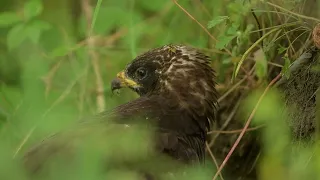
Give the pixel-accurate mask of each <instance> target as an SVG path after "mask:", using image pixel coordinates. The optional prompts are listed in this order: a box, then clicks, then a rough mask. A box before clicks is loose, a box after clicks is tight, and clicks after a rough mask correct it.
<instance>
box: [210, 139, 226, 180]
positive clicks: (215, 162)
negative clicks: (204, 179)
mask: <svg viewBox="0 0 320 180" xmlns="http://www.w3.org/2000/svg"><path fill="white" fill-rule="evenodd" d="M206 148H207V150H208V152H209V155H210V156H211V158H212V161H213V162H214V164H215V165H216V167H217V168H219V165H218V161H217V160H216V158H215V157H214V155H213V153H212V151H211V149H210V146H209V144H208V142H206ZM219 176H220V178H221V180H224V178H223V176H222V173H221V172H220V174H219Z"/></svg>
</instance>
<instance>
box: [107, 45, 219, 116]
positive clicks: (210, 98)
mask: <svg viewBox="0 0 320 180" xmlns="http://www.w3.org/2000/svg"><path fill="white" fill-rule="evenodd" d="M123 87H128V88H130V89H132V90H133V91H135V92H137V93H138V94H139V95H140V96H152V95H160V96H163V97H166V98H167V99H171V100H172V101H171V102H172V103H173V104H174V103H176V104H177V105H178V106H179V107H181V108H185V109H193V111H197V114H198V115H200V116H202V115H205V114H206V113H208V112H207V111H210V112H211V111H212V109H215V104H216V101H217V92H216V89H215V74H214V71H213V69H212V68H211V66H210V60H209V57H208V56H206V55H204V54H202V53H200V52H199V51H197V50H196V49H194V48H191V47H187V46H184V45H166V46H163V47H160V48H156V49H152V50H150V51H148V52H146V53H143V54H141V55H140V56H138V57H136V58H135V59H134V60H133V61H132V62H131V63H129V64H128V65H127V66H126V68H125V70H123V71H121V72H119V73H118V74H117V78H115V79H114V80H113V81H112V84H111V88H112V91H114V90H115V89H120V88H123Z"/></svg>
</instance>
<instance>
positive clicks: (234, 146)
mask: <svg viewBox="0 0 320 180" xmlns="http://www.w3.org/2000/svg"><path fill="white" fill-rule="evenodd" d="M281 76H282V75H281V73H280V74H278V76H277V77H275V78H274V79H273V80H272V81H271V82H270V83H269V84H268V86H267V88H266V89H265V90H264V91H263V93H262V95H261V96H260V98H259V100H258V102H257V104H256V105H255V107H254V109H253V110H252V112H251V114H250V116H249V118H248V120H247V122H246V124H245V126H244V128H243V129H242V131H241V133H240V135H239V137H238V138H237V140H236V142H235V143H234V145H233V146H232V148H231V150H230V151H229V153H228V154H227V156H226V158H225V159H224V160H223V162H222V164H221V165H220V167H219V169H218V171H217V173H216V174H215V175H214V177H213V180H215V179H217V177H218V175H219V173H220V172H221V171H222V169H223V168H224V166H225V165H226V163H227V162H228V160H229V158H230V157H231V155H232V153H233V151H234V150H235V149H236V147H237V146H238V144H239V142H240V140H241V139H242V137H243V135H244V133H245V132H246V130H247V129H248V127H249V125H250V123H251V120H252V119H253V117H254V115H255V113H256V111H257V109H258V107H259V105H260V103H261V101H262V99H263V98H264V96H265V95H266V93H267V92H268V91H269V89H270V88H271V86H273V84H275V83H276V82H277V81H278V80H279V79H280V78H281Z"/></svg>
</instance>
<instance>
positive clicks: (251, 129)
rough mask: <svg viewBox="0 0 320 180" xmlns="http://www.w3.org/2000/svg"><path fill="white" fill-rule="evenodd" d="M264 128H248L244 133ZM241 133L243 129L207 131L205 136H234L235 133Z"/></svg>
mask: <svg viewBox="0 0 320 180" xmlns="http://www.w3.org/2000/svg"><path fill="white" fill-rule="evenodd" d="M264 126H265V125H259V126H256V127H252V128H248V129H247V130H246V132H249V131H255V130H257V129H260V128H262V127H264ZM242 131H243V129H237V130H229V131H220V130H212V131H209V132H208V133H207V134H214V133H220V134H236V133H241V132H242Z"/></svg>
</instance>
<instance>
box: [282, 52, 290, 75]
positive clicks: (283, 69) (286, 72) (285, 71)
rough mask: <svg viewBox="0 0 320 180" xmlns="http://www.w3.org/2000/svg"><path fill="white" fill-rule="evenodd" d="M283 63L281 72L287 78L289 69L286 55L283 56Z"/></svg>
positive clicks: (288, 60)
mask: <svg viewBox="0 0 320 180" xmlns="http://www.w3.org/2000/svg"><path fill="white" fill-rule="evenodd" d="M283 59H284V65H283V67H282V70H281V73H282V74H283V75H284V76H285V77H286V78H287V79H289V77H290V71H289V67H290V64H291V62H290V59H289V58H288V56H284V57H283Z"/></svg>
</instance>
